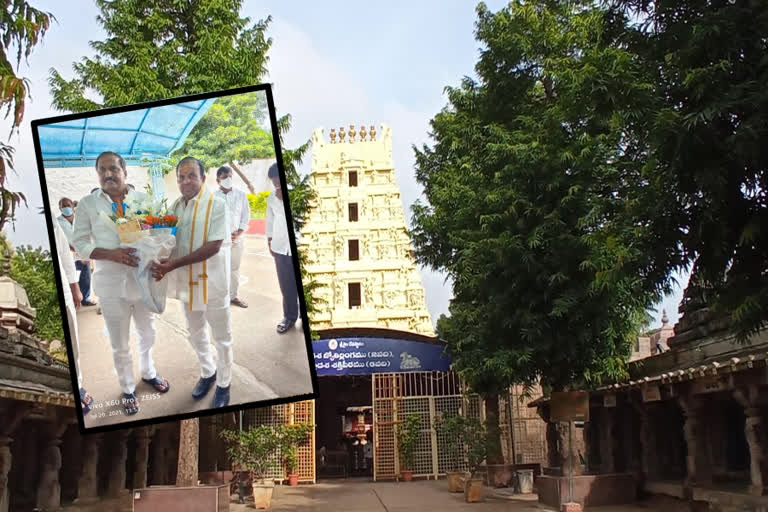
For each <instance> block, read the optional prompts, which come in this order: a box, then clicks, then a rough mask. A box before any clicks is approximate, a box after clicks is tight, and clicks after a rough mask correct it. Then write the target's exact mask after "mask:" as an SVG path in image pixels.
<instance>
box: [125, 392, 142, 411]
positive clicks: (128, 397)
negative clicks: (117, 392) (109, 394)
mask: <svg viewBox="0 0 768 512" xmlns="http://www.w3.org/2000/svg"><path fill="white" fill-rule="evenodd" d="M123 407H124V408H125V414H127V415H129V416H131V415H134V414H136V413H137V412H139V401H138V400H136V394H135V393H123Z"/></svg>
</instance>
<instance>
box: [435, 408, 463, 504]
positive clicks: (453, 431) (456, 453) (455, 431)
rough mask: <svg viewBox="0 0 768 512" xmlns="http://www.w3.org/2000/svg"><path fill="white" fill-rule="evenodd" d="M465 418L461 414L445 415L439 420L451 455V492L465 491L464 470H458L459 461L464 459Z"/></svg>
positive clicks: (447, 450)
mask: <svg viewBox="0 0 768 512" xmlns="http://www.w3.org/2000/svg"><path fill="white" fill-rule="evenodd" d="M463 420H464V418H462V417H461V416H444V417H442V418H440V419H439V420H438V422H437V428H439V429H440V432H441V433H442V434H443V435H442V439H443V441H444V449H445V452H446V453H447V454H448V455H449V457H450V458H449V460H450V461H451V466H450V467H449V468H448V471H447V475H446V476H447V478H448V490H449V491H450V492H464V482H463V481H462V479H463V477H464V475H465V474H466V473H465V472H463V471H458V466H459V461H460V460H462V459H463V454H462V452H461V448H462V439H463V437H464V434H463V429H464V421H463Z"/></svg>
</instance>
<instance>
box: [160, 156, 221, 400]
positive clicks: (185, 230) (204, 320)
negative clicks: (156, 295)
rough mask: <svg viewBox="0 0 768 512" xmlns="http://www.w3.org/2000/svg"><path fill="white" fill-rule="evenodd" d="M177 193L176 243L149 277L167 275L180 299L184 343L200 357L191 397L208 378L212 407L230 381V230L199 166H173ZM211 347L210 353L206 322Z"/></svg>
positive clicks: (204, 390)
mask: <svg viewBox="0 0 768 512" xmlns="http://www.w3.org/2000/svg"><path fill="white" fill-rule="evenodd" d="M176 176H177V182H178V185H179V190H180V191H181V197H180V198H179V199H177V200H176V201H175V202H174V203H173V205H172V206H171V211H172V213H173V215H175V216H176V217H178V219H179V221H178V224H177V229H176V247H175V248H174V250H173V253H172V255H171V257H170V258H168V259H165V260H162V261H161V262H160V263H158V264H155V265H154V266H153V269H152V272H153V275H154V276H155V279H163V277H164V276H165V275H168V278H169V280H170V281H169V283H168V293H169V296H170V297H173V298H176V299H179V300H180V301H181V303H182V304H181V305H182V309H183V311H184V315H185V317H186V320H187V330H188V331H189V343H190V344H191V345H192V347H193V348H194V349H195V352H196V353H197V357H198V360H199V362H200V380H199V381H198V382H197V384H196V385H195V388H194V389H193V390H192V397H193V398H194V399H196V400H200V399H202V398H203V397H204V396H205V395H207V394H208V391H209V390H210V388H211V386H212V385H213V383H214V382H215V383H216V392H215V393H214V396H213V407H225V406H226V405H228V404H229V387H230V383H231V380H232V361H233V355H232V354H233V353H232V326H231V324H230V312H229V282H230V262H229V259H230V252H229V251H230V247H231V244H232V242H231V240H230V229H229V215H228V212H227V205H226V203H225V202H224V200H223V199H222V198H221V197H218V196H217V195H216V194H215V193H214V192H213V191H212V190H210V189H208V188H206V187H205V166H204V165H203V163H202V162H200V161H199V160H197V159H195V158H191V157H186V158H183V159H182V160H181V161H180V162H179V163H178V165H177V166H176ZM209 325H210V327H211V332H212V334H213V345H214V347H216V356H217V357H216V361H214V358H213V353H212V352H211V340H210V338H209V336H208V326H209Z"/></svg>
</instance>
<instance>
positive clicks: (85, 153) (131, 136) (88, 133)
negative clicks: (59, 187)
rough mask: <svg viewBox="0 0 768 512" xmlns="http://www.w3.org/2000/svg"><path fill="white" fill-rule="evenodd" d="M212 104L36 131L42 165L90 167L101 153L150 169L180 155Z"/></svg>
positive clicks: (106, 117) (146, 110)
mask: <svg viewBox="0 0 768 512" xmlns="http://www.w3.org/2000/svg"><path fill="white" fill-rule="evenodd" d="M215 101H216V98H213V99H207V100H199V101H190V102H186V103H177V104H176V105H164V106H162V107H151V108H144V109H137V110H131V111H129V112H120V113H117V114H108V115H100V116H94V117H89V118H85V119H77V120H75V121H64V122H62V123H52V124H46V125H41V126H39V127H38V135H39V138H40V149H41V151H42V153H43V165H44V166H45V167H46V168H55V167H90V166H92V165H94V164H95V161H96V157H97V156H98V155H99V154H100V153H102V152H104V151H114V152H115V153H118V154H119V155H121V156H122V157H123V158H124V159H125V162H126V164H127V165H143V166H149V165H150V163H151V162H154V161H157V160H163V159H165V158H167V157H168V156H169V155H170V154H171V153H173V152H174V151H176V150H177V149H179V148H180V147H181V146H182V145H183V144H184V140H185V139H186V138H187V137H188V136H189V133H190V132H191V131H192V128H194V127H195V125H196V124H197V123H198V122H199V121H200V119H201V118H202V117H203V115H205V113H206V112H207V111H208V109H209V108H210V107H211V105H212V104H213V103H214V102H215Z"/></svg>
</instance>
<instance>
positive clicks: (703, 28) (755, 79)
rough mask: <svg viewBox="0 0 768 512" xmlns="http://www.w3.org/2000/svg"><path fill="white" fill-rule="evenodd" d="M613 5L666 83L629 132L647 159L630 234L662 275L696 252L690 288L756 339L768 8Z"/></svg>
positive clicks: (656, 79) (766, 182)
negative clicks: (704, 295)
mask: <svg viewBox="0 0 768 512" xmlns="http://www.w3.org/2000/svg"><path fill="white" fill-rule="evenodd" d="M611 4H612V9H611V13H612V16H614V17H615V18H616V19H617V21H618V22H619V23H618V25H620V26H622V27H625V34H624V35H623V38H624V41H625V43H626V46H627V48H628V49H629V50H630V51H631V52H632V53H633V54H634V56H633V59H634V60H636V61H638V62H643V63H644V64H645V66H646V69H647V73H648V75H649V76H650V77H652V85H653V89H654V91H655V101H654V103H653V104H652V105H649V108H647V110H646V111H645V112H644V114H643V115H642V116H638V118H637V119H636V120H635V123H634V124H633V125H632V126H631V127H629V128H630V129H628V132H627V133H628V136H631V138H632V142H633V143H632V147H631V149H630V151H628V154H627V155H626V158H627V159H628V160H630V159H631V160H637V161H641V162H643V164H644V165H643V168H642V174H641V175H640V179H639V180H636V181H635V182H634V183H631V182H628V183H627V185H628V186H627V190H626V194H627V196H628V197H630V198H631V199H632V202H631V204H632V206H633V207H632V208H630V209H628V210H627V219H626V220H625V222H624V223H623V224H624V225H634V226H636V227H637V229H636V230H635V231H636V232H634V233H631V234H630V236H632V237H633V238H634V241H635V244H636V245H638V246H639V245H642V246H643V248H644V250H645V251H647V254H648V255H649V259H648V262H647V264H646V266H645V267H641V271H642V272H643V273H644V274H645V275H649V276H651V277H652V278H653V279H654V280H656V281H658V280H660V279H662V280H663V279H664V276H665V274H669V273H670V272H671V271H673V270H677V269H680V268H686V267H688V268H689V267H690V266H691V264H692V263H693V262H695V266H694V268H693V275H692V277H691V285H693V286H689V292H691V293H690V294H691V295H702V292H703V290H702V289H704V290H706V291H707V292H708V294H709V295H710V297H706V298H704V299H703V300H705V301H706V300H710V301H712V304H710V305H713V306H715V307H714V309H715V311H716V312H718V313H719V314H723V315H726V319H728V320H730V322H731V324H732V325H733V326H734V328H735V330H736V333H737V335H738V338H739V339H740V340H742V341H746V340H748V339H749V338H750V336H751V335H754V334H756V333H757V332H758V331H759V330H760V329H761V328H763V327H764V326H765V323H766V320H768V275H766V273H765V269H766V268H767V267H768V231H767V230H766V229H765V228H764V226H766V225H768V209H767V208H766V201H767V200H768V195H767V194H768V175H767V174H766V172H765V169H766V168H767V167H768V153H766V151H765V149H764V148H765V140H766V137H768V57H766V56H767V55H768V46H767V45H766V38H765V34H766V33H768V10H766V8H765V4H764V3H762V2H741V1H739V2H725V1H722V2H702V1H696V2H651V1H649V0H615V1H612V2H611ZM630 19H640V20H641V21H640V22H630ZM726 273H727V276H726ZM691 288H699V289H698V290H695V291H692V290H691ZM692 298H693V297H692ZM701 298H702V297H698V299H701ZM718 310H719V311H718Z"/></svg>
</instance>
